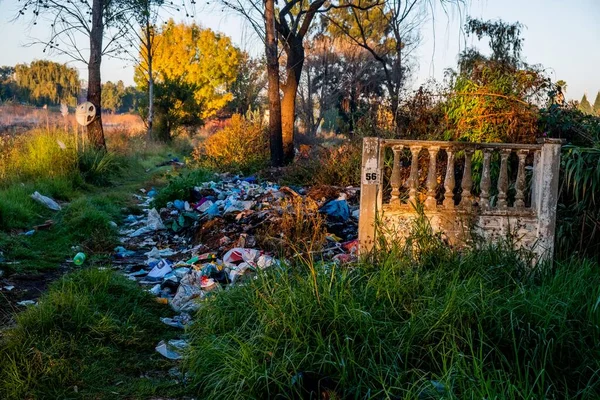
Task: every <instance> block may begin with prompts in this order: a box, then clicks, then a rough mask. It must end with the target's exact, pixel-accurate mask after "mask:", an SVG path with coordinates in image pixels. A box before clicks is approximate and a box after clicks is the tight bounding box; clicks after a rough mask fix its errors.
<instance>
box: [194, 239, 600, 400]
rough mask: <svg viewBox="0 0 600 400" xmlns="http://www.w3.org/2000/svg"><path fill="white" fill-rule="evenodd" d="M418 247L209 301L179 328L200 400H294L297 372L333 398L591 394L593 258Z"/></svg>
mask: <svg viewBox="0 0 600 400" xmlns="http://www.w3.org/2000/svg"><path fill="white" fill-rule="evenodd" d="M419 240H423V238H420V239H419ZM431 240H435V239H434V238H431ZM416 247H417V246H415V244H414V243H413V244H412V245H411V246H406V247H402V246H398V247H397V248H396V249H395V250H393V251H391V252H381V253H380V254H376V255H375V257H374V258H373V259H374V261H373V262H369V263H367V262H362V263H361V264H359V265H356V266H354V267H352V268H347V267H336V266H334V265H331V264H313V263H306V262H299V263H297V264H294V265H289V266H284V267H282V268H281V269H272V270H270V271H266V272H264V273H262V274H260V275H259V277H258V278H257V279H256V280H253V281H251V282H248V283H247V284H246V285H245V286H242V287H236V288H233V289H232V290H229V291H226V292H224V293H221V294H220V295H219V296H214V297H211V298H210V299H208V300H207V301H206V303H205V306H204V307H202V308H201V309H200V310H199V311H198V314H197V315H196V320H198V321H202V323H201V324H195V325H193V326H192V327H191V329H190V332H189V333H190V336H191V343H192V351H191V355H190V358H189V359H188V360H187V362H186V367H187V369H188V370H189V371H190V372H191V373H192V375H193V376H194V384H195V389H196V391H197V395H198V396H199V397H200V398H208V399H210V398H275V397H276V396H282V398H298V397H301V396H302V395H306V390H308V389H307V388H306V387H303V386H301V385H300V386H298V384H297V383H296V384H293V382H295V381H297V380H298V379H297V377H298V374H299V373H300V372H302V373H303V374H305V375H306V376H313V377H317V378H315V379H318V380H320V382H322V384H325V383H327V390H328V391H329V392H330V396H331V397H330V398H442V397H443V398H520V399H529V398H571V397H581V398H590V399H591V398H598V396H599V395H600V383H599V382H600V381H599V380H598V379H597V376H598V374H599V373H600V340H599V339H598V337H600V336H598V333H600V332H598V330H599V328H598V326H600V324H599V322H600V311H599V310H598V306H597V304H598V298H600V297H599V296H600V289H599V288H600V274H598V272H599V270H598V265H597V264H593V263H590V262H587V261H580V260H571V261H567V262H564V263H559V264H557V265H556V266H555V267H554V268H551V267H548V268H549V269H546V270H543V269H531V268H530V267H528V266H526V265H524V264H523V263H519V262H518V261H517V262H516V261H515V260H516V259H517V258H516V257H515V255H514V253H512V252H511V251H510V250H509V249H506V248H498V247H487V248H484V249H480V250H474V251H471V252H468V253H463V254H459V253H456V252H453V251H451V250H449V249H447V248H441V247H440V248H437V247H433V248H432V247H429V248H425V249H418V251H415V250H414V249H415V248H416ZM540 267H541V266H540ZM432 382H434V383H432ZM440 384H441V385H443V386H440ZM436 385H437V386H436ZM440 388H441V389H440ZM438 389H439V390H442V392H443V393H442V394H440V393H439V390H438ZM432 390H433V392H432ZM313 395H316V394H313Z"/></svg>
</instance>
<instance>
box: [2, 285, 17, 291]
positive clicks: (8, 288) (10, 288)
mask: <svg viewBox="0 0 600 400" xmlns="http://www.w3.org/2000/svg"><path fill="white" fill-rule="evenodd" d="M14 288H15V287H14V286H12V285H10V286H4V288H3V289H4V290H6V291H7V292H10V291H11V290H13V289H14Z"/></svg>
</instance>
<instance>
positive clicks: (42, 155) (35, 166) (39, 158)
mask: <svg viewBox="0 0 600 400" xmlns="http://www.w3.org/2000/svg"><path fill="white" fill-rule="evenodd" d="M76 171H77V148H76V143H75V136H74V135H72V134H68V133H67V132H64V131H61V130H52V131H46V130H42V129H36V130H32V131H30V132H28V133H27V134H22V135H19V136H17V137H9V136H4V137H0V183H2V182H3V181H4V183H10V182H14V181H16V180H33V179H40V178H55V177H59V176H68V175H73V174H75V173H76Z"/></svg>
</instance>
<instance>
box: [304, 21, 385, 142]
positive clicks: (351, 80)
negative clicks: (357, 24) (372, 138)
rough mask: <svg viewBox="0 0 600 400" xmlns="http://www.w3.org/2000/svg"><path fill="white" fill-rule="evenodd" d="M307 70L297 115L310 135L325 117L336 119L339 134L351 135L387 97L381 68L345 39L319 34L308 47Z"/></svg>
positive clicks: (361, 49) (325, 33)
mask: <svg viewBox="0 0 600 400" xmlns="http://www.w3.org/2000/svg"><path fill="white" fill-rule="evenodd" d="M305 70H306V72H305V73H304V74H303V79H302V81H301V85H300V87H299V100H300V101H299V107H298V112H299V117H300V119H301V121H302V125H303V126H304V128H305V132H306V133H308V134H310V135H314V134H315V133H316V131H317V129H318V127H319V126H320V125H321V123H322V122H323V121H324V120H325V119H326V115H337V116H338V118H337V121H336V124H335V125H336V126H337V127H338V131H339V132H343V133H349V134H350V135H352V134H353V131H354V128H355V125H356V122H357V120H358V119H360V118H361V117H362V116H363V115H364V114H366V113H367V111H368V109H369V108H370V107H372V104H373V103H377V102H378V101H375V99H378V100H380V99H381V97H382V96H383V94H384V85H383V82H384V76H383V70H382V69H381V66H380V64H379V63H377V62H376V61H375V60H374V59H373V58H372V57H371V55H370V54H369V53H368V52H367V51H366V50H365V49H363V48H361V47H359V46H356V45H355V44H353V43H351V42H350V41H349V40H348V39H347V38H345V37H333V36H331V35H329V34H328V33H327V32H320V33H318V34H317V35H315V36H314V37H313V38H311V40H310V41H308V42H307V44H306V56H305ZM331 122H332V121H330V123H329V124H330V125H331ZM331 128H333V127H332V126H330V127H329V129H331Z"/></svg>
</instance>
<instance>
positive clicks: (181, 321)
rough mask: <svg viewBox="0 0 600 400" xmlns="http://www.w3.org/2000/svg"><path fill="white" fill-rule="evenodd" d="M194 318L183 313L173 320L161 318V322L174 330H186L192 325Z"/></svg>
mask: <svg viewBox="0 0 600 400" xmlns="http://www.w3.org/2000/svg"><path fill="white" fill-rule="evenodd" d="M191 320H192V318H191V317H190V315H189V314H188V313H181V314H179V315H176V316H174V317H173V318H161V319H160V321H161V322H162V323H163V324H166V325H169V326H171V327H173V328H179V329H185V327H186V326H187V325H189V324H190V323H191Z"/></svg>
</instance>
